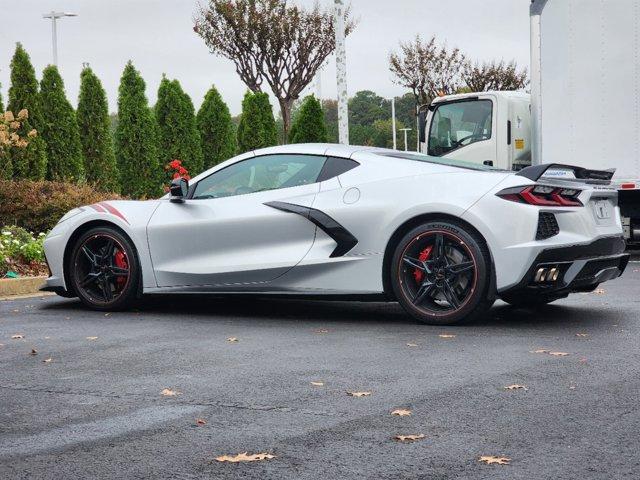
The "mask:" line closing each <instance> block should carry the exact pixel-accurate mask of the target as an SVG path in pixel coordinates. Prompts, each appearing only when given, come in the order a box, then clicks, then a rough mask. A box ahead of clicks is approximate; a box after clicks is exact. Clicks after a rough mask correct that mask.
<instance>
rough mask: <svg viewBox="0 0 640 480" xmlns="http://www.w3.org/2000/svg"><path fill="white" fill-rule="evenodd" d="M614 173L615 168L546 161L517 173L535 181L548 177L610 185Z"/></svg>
mask: <svg viewBox="0 0 640 480" xmlns="http://www.w3.org/2000/svg"><path fill="white" fill-rule="evenodd" d="M614 173H616V169H615V168H612V169H610V170H589V169H588V168H582V167H576V166H573V165H562V164H560V163H546V164H544V165H532V166H530V167H526V168H523V169H522V170H520V171H519V172H518V173H516V175H519V176H521V177H525V178H528V179H529V180H533V181H534V182H537V181H538V180H540V178H541V177H546V178H553V179H558V180H565V181H574V182H575V181H579V182H581V183H594V184H600V185H609V183H611V179H612V178H613V174H614Z"/></svg>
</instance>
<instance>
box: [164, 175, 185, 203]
mask: <svg viewBox="0 0 640 480" xmlns="http://www.w3.org/2000/svg"><path fill="white" fill-rule="evenodd" d="M188 193H189V181H188V180H187V179H186V178H182V177H179V178H174V179H173V180H171V187H169V200H171V201H172V202H174V203H182V202H184V199H185V197H186V196H187V194H188Z"/></svg>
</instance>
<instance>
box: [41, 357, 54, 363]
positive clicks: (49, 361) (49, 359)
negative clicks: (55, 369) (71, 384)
mask: <svg viewBox="0 0 640 480" xmlns="http://www.w3.org/2000/svg"><path fill="white" fill-rule="evenodd" d="M52 360H53V358H45V359H44V360H42V363H51V361H52Z"/></svg>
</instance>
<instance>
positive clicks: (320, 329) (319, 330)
mask: <svg viewBox="0 0 640 480" xmlns="http://www.w3.org/2000/svg"><path fill="white" fill-rule="evenodd" d="M313 333H329V330H327V329H326V328H319V329H318V330H314V332H313Z"/></svg>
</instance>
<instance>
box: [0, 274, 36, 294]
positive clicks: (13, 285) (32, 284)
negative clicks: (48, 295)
mask: <svg viewBox="0 0 640 480" xmlns="http://www.w3.org/2000/svg"><path fill="white" fill-rule="evenodd" d="M46 279H47V277H21V278H2V279H0V297H10V298H11V297H16V296H20V295H32V294H36V293H42V292H40V287H42V285H43V284H44V282H45V280H46Z"/></svg>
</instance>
